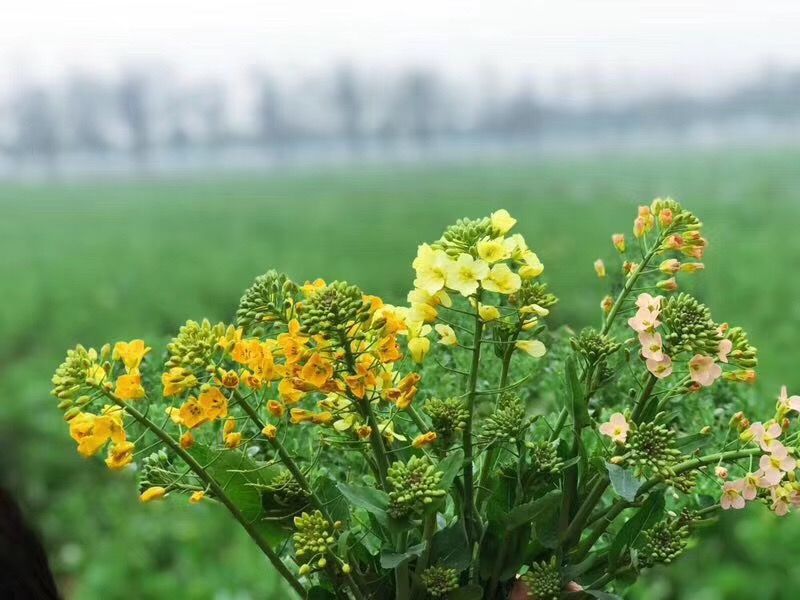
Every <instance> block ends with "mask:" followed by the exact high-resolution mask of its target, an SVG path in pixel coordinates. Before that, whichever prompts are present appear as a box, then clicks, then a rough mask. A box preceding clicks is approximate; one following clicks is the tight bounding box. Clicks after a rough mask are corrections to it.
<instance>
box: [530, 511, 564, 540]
mask: <svg viewBox="0 0 800 600" xmlns="http://www.w3.org/2000/svg"><path fill="white" fill-rule="evenodd" d="M560 514H561V503H560V502H548V503H547V506H545V507H544V509H543V510H542V512H540V513H539V514H538V515H537V516H536V518H535V519H534V520H533V530H534V533H535V538H536V541H538V542H539V543H540V544H541V545H542V546H544V547H545V548H557V547H558V544H559V541H560V536H561V532H560V530H559V516H560Z"/></svg>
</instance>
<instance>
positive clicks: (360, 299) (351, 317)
mask: <svg viewBox="0 0 800 600" xmlns="http://www.w3.org/2000/svg"><path fill="white" fill-rule="evenodd" d="M369 314H370V305H369V303H368V302H366V301H365V300H364V296H363V294H362V292H361V290H360V289H359V288H358V287H356V286H354V285H350V284H348V283H347V282H344V281H334V282H333V283H331V284H330V285H327V286H325V287H324V288H321V289H320V290H319V291H316V292H314V293H312V294H311V296H310V297H309V298H307V299H306V300H304V301H303V302H302V304H300V305H299V306H298V315H299V318H300V325H301V326H302V328H303V330H304V331H305V332H307V333H309V334H311V335H316V334H319V333H321V334H323V335H325V336H326V337H328V338H330V339H333V340H336V341H338V340H339V338H340V337H341V336H343V335H346V334H347V332H348V330H349V329H350V328H351V327H352V326H353V325H356V324H358V323H363V322H365V321H366V320H367V319H369Z"/></svg>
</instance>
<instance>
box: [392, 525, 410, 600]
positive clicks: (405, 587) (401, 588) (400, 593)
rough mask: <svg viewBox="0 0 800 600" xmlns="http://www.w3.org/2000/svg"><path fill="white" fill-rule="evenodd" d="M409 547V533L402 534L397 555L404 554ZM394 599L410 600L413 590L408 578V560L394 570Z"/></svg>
mask: <svg viewBox="0 0 800 600" xmlns="http://www.w3.org/2000/svg"><path fill="white" fill-rule="evenodd" d="M407 546H408V532H407V531H404V532H403V533H401V534H400V536H399V537H398V541H397V546H396V548H397V553H398V554H402V553H403V552H405V551H406V548H407ZM394 597H395V599H396V600H409V598H410V597H411V588H410V586H409V578H408V560H404V561H403V562H401V563H400V564H399V565H397V567H395V570H394Z"/></svg>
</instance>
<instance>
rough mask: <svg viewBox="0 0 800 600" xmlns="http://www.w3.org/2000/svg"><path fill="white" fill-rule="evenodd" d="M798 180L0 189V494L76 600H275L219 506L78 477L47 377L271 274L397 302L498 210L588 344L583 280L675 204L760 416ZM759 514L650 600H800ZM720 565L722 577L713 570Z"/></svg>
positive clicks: (400, 172)
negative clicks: (443, 245)
mask: <svg viewBox="0 0 800 600" xmlns="http://www.w3.org/2000/svg"><path fill="white" fill-rule="evenodd" d="M798 164H800V152H798V151H796V150H772V151H769V152H767V151H760V152H755V151H727V152H714V153H707V154H706V153H692V154H685V155H663V156H648V157H646V158H631V157H624V156H606V157H604V158H602V159H600V158H597V159H577V158H576V159H569V160H567V159H562V160H558V161H556V160H552V161H537V162H536V163H530V162H524V161H519V162H508V161H506V162H503V163H497V164H495V163H481V164H469V165H453V166H437V167H431V168H423V167H413V168H412V167H397V168H377V167H375V168H368V169H348V170H335V171H334V170H331V171H325V172H314V173H311V172H296V173H293V174H290V175H282V176H272V177H263V178H256V177H233V176H219V177H210V176H209V177H208V178H204V179H193V180H180V181H179V180H157V181H156V180H153V181H139V182H113V183H91V184H89V183H52V184H36V185H33V184H31V185H21V184H15V185H11V184H2V185H0V215H2V216H0V281H3V283H4V285H3V288H2V289H3V294H2V303H0V394H2V396H1V397H0V478H1V479H2V480H3V481H4V483H5V484H6V485H9V486H10V487H11V489H12V490H15V491H16V492H17V493H18V495H19V496H20V497H21V499H22V500H23V501H24V503H25V505H26V507H27V508H28V509H29V512H30V514H31V515H32V517H33V519H34V520H35V521H36V522H37V524H38V525H39V527H40V529H41V530H42V532H43V535H44V536H45V538H46V541H47V544H48V547H49V548H50V550H51V556H52V561H53V565H54V567H55V568H56V570H57V571H58V573H59V576H60V577H61V581H62V584H63V586H64V591H65V592H67V593H68V594H69V595H71V596H72V597H74V598H81V599H86V598H131V597H137V598H170V597H175V598H209V597H214V598H231V599H232V598H263V597H267V594H268V593H270V592H273V591H274V589H275V588H274V586H275V581H274V579H273V578H272V576H271V574H270V572H269V568H268V567H267V565H266V562H265V561H262V560H261V559H260V558H259V555H258V554H257V553H256V552H255V551H254V550H253V549H252V548H250V546H249V542H248V541H247V540H246V539H245V538H244V536H243V534H241V533H240V532H239V531H238V530H237V529H236V528H235V526H234V524H233V522H232V521H229V520H228V519H227V518H226V516H225V515H223V514H221V513H220V512H219V511H217V510H215V509H214V507H211V506H197V507H191V508H189V507H188V506H184V505H183V504H181V505H177V503H175V505H172V504H171V503H165V504H162V505H159V506H156V507H154V506H152V505H148V506H141V505H139V504H138V502H137V500H136V494H135V483H134V478H133V477H132V476H131V475H125V474H123V475H114V474H111V473H109V472H107V470H106V469H105V468H104V467H103V466H102V464H101V462H100V461H97V463H85V462H84V461H83V460H82V459H81V458H80V457H79V456H78V455H77V453H76V452H75V451H74V447H73V443H72V442H71V440H70V439H69V437H68V435H67V430H66V427H65V426H64V424H63V422H61V421H60V413H59V411H58V410H56V408H55V402H54V401H53V400H52V398H51V397H49V396H48V389H49V385H48V383H49V378H50V375H51V372H52V370H53V368H54V367H55V366H56V365H57V364H58V362H59V361H60V359H61V357H62V355H63V353H64V350H65V349H66V348H67V347H68V346H71V345H74V344H75V343H77V342H83V343H85V344H92V345H99V344H102V343H103V342H105V341H110V340H115V339H130V338H134V337H144V338H145V339H147V340H148V341H149V342H150V343H151V344H152V345H154V346H156V348H157V349H159V350H160V349H163V346H164V343H165V341H166V339H167V338H168V337H169V336H170V334H171V333H173V332H174V331H176V330H177V328H178V326H179V325H180V324H181V323H182V322H183V321H185V320H186V319H187V318H193V319H198V318H202V317H208V318H210V319H216V320H229V319H230V317H231V315H232V312H233V310H234V309H235V307H236V304H237V301H238V298H239V296H240V295H241V292H242V290H243V289H244V288H245V287H246V286H247V285H248V283H249V282H250V280H251V279H252V278H253V277H254V276H256V275H258V274H260V273H262V272H264V271H265V270H266V269H268V268H277V269H279V270H283V271H286V272H287V273H289V274H290V275H291V276H292V277H293V278H295V279H300V280H302V279H306V278H314V277H318V276H322V277H324V278H326V279H328V280H333V279H347V280H349V281H352V282H354V283H357V284H359V285H360V286H361V287H362V288H363V289H364V290H365V291H368V292H369V293H375V294H379V295H383V296H385V297H386V298H387V299H388V300H390V301H394V302H401V301H403V299H404V296H405V293H406V291H407V290H408V288H409V286H410V285H411V280H412V278H413V277H412V275H413V273H412V270H411V267H410V262H411V259H412V258H413V256H414V255H415V251H416V245H417V244H418V243H419V242H421V241H423V240H431V239H435V238H436V237H438V235H439V233H440V232H441V230H442V229H443V227H444V226H445V225H447V224H449V223H450V222H452V221H454V220H455V219H456V218H458V217H461V216H480V215H484V214H488V212H490V211H491V210H495V209H497V208H501V207H504V208H507V209H508V210H509V211H510V212H511V213H512V214H513V215H514V216H516V217H517V218H518V219H519V222H520V225H519V230H520V231H521V232H522V233H523V234H524V235H525V237H526V239H527V240H528V242H529V244H530V245H531V246H532V247H533V248H534V249H535V250H536V251H537V253H538V254H539V256H540V258H541V259H542V261H543V262H544V263H545V265H546V274H547V278H548V281H549V282H550V283H551V286H552V288H553V291H554V292H555V293H556V294H558V295H559V297H560V298H561V303H560V304H559V305H558V308H557V310H556V311H555V313H554V320H555V321H556V322H557V323H569V324H570V325H572V326H574V327H580V326H582V325H585V324H588V323H592V322H594V321H596V319H597V318H598V315H599V301H600V298H601V296H602V295H603V293H604V290H603V286H602V284H601V283H600V282H599V281H598V280H597V278H596V277H595V276H594V271H593V269H592V262H593V260H594V259H595V258H598V257H603V258H606V259H607V263H608V264H609V265H613V264H614V263H613V261H612V259H613V258H614V252H613V249H612V247H611V244H610V238H609V236H610V234H611V233H614V232H617V231H623V232H625V233H629V232H630V230H631V226H632V221H633V218H634V216H635V210H636V206H637V204H641V203H649V201H650V200H651V199H652V198H653V197H655V196H659V195H672V196H673V197H675V198H677V199H679V200H680V201H682V202H683V203H684V204H685V205H686V206H687V207H689V208H690V209H691V210H693V211H694V212H696V213H697V214H698V215H699V216H700V217H701V218H702V219H703V220H704V221H705V222H706V235H707V237H709V239H710V249H709V252H708V255H707V259H706V264H707V271H706V272H705V273H703V274H702V275H699V276H697V277H695V279H694V280H693V281H694V283H693V286H692V289H693V290H694V291H695V292H696V293H697V294H698V295H699V296H701V297H702V299H703V300H704V301H706V302H707V303H708V304H709V305H710V306H711V307H712V309H713V311H714V316H715V318H716V319H717V320H719V321H730V322H732V323H736V324H740V325H742V326H744V327H745V328H746V329H748V331H749V332H750V337H751V340H752V341H753V342H754V343H755V344H756V345H757V346H758V347H759V349H760V351H761V360H762V367H761V369H760V381H759V383H758V386H759V387H758V389H759V390H760V392H761V393H762V394H763V397H764V403H765V406H768V405H770V404H771V403H772V398H773V396H775V395H776V394H777V391H778V387H779V386H780V385H781V384H782V383H786V384H788V385H789V386H790V388H794V389H795V390H798V389H800V371H798V370H797V369H796V368H795V365H796V363H797V358H798V354H797V353H796V348H797V344H796V334H797V332H798V328H799V326H800V303H798V302H797V297H798V295H799V294H800V279H796V278H795V277H794V273H795V271H794V269H795V268H796V265H798V264H800V237H798V236H797V235H796V230H797V226H798V224H800V169H798V167H797V165H798ZM754 513H755V514H752V515H750V516H749V517H748V518H747V519H744V520H739V521H741V522H740V523H739V525H737V526H736V527H734V526H733V522H734V520H728V519H726V520H725V521H724V523H723V526H721V527H719V528H717V530H715V532H712V533H710V534H709V540H708V543H707V545H705V546H703V547H701V548H699V549H698V550H697V551H696V552H695V554H694V555H691V557H690V558H687V559H686V560H685V561H684V563H685V564H683V565H682V566H681V567H680V568H679V569H673V570H674V571H677V575H676V576H675V577H676V578H674V579H671V580H669V579H663V578H662V577H660V576H659V574H658V573H657V574H655V575H654V577H655V581H656V584H654V587H653V588H651V590H653V591H651V592H650V593H648V594H644V595H642V596H641V597H642V598H647V599H648V600H649V599H655V598H661V597H664V598H667V597H679V598H684V597H687V598H688V597H691V598H692V599H701V600H705V599H708V600H717V599H722V598H739V597H751V596H749V595H748V596H741V595H737V591H736V590H743V589H745V586H748V585H754V584H755V582H754V581H753V580H752V579H751V577H752V578H757V579H758V581H759V583H760V582H761V580H762V579H763V580H764V582H765V585H767V586H773V587H767V588H766V591H765V592H764V594H763V595H760V596H759V597H760V598H762V597H763V598H792V597H794V596H793V593H792V592H791V591H789V592H785V593H788V595H783V594H785V593H784V592H781V591H780V590H781V589H786V590H791V589H797V586H798V585H800V567H791V568H790V569H789V570H788V571H787V569H786V565H787V563H791V562H792V561H790V560H789V559H788V557H784V558H783V559H781V557H779V556H775V553H774V552H773V551H772V550H769V549H767V545H769V546H773V545H775V544H784V547H785V543H789V540H791V539H796V537H797V535H800V522H797V520H796V517H792V518H790V519H791V521H792V523H791V524H790V525H789V526H787V527H783V528H782V529H783V531H781V532H778V530H777V528H776V527H774V526H770V523H771V522H772V520H773V519H772V518H771V517H770V515H766V514H761V513H759V512H758V511H757V510H756V511H754ZM734 550H735V551H734ZM721 552H726V556H730V558H729V559H727V560H728V562H726V564H725V565H724V566H723V565H722V564H719V563H716V562H715V568H713V569H709V568H707V567H708V561H710V560H714V561H716V560H717V558H716V557H717V556H718V555H719V553H721ZM734 556H735V557H736V560H738V562H735V563H733V562H730V561H733V560H734ZM703 563H705V567H706V568H703V566H704V565H703ZM792 569H794V570H792ZM745 570H747V571H752V572H750V573H747V572H745ZM695 571H696V572H695ZM756 571H757V572H756ZM754 572H755V573H754ZM740 573H741V574H740ZM670 590H672V593H673V594H675V593H677V596H675V595H673V596H670V595H669V594H670ZM675 590H678V591H677V592H676V591H675ZM661 591H663V595H659V594H661ZM739 593H741V592H739Z"/></svg>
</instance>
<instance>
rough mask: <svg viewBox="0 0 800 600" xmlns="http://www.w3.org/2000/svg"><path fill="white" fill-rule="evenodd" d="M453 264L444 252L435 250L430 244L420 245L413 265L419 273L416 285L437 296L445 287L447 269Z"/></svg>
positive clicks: (415, 281)
mask: <svg viewBox="0 0 800 600" xmlns="http://www.w3.org/2000/svg"><path fill="white" fill-rule="evenodd" d="M451 262H452V260H451V259H450V257H449V256H447V254H446V253H445V252H444V251H443V250H434V249H433V248H431V247H430V246H429V245H428V244H422V245H420V246H419V248H417V257H416V258H415V259H414V262H413V263H412V266H413V267H414V270H415V271H416V273H417V278H416V279H415V280H414V285H415V286H416V287H418V288H420V289H423V290H425V291H426V292H428V293H429V294H435V293H436V292H438V291H439V290H441V289H442V288H443V287H444V284H445V280H446V279H447V268H448V265H449V263H451Z"/></svg>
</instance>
